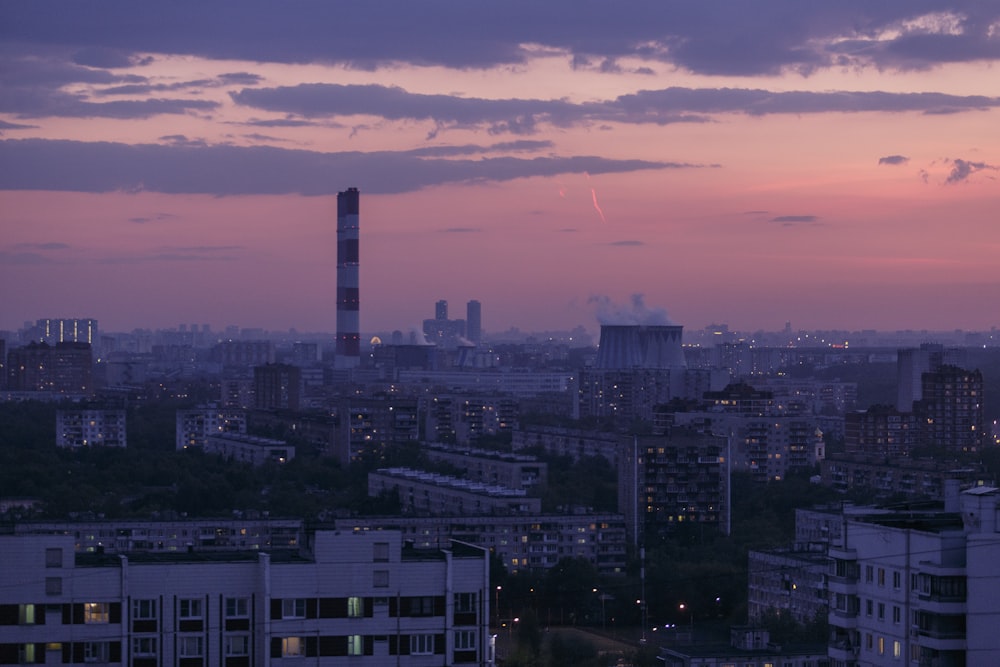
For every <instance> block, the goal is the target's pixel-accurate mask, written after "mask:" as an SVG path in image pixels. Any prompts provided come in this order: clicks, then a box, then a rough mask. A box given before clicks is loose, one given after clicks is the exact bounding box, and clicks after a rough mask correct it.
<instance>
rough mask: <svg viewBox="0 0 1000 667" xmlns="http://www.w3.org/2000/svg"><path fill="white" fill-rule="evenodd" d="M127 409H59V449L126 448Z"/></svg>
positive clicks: (57, 423)
mask: <svg viewBox="0 0 1000 667" xmlns="http://www.w3.org/2000/svg"><path fill="white" fill-rule="evenodd" d="M127 444H128V439H127V437H126V434H125V411H124V410H58V411H57V412H56V447H62V448H66V449H78V448H81V447H125V446H126V445H127Z"/></svg>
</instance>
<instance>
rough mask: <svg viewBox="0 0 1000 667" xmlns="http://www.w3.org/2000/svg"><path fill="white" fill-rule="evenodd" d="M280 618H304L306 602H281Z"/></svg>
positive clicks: (294, 600) (298, 599) (291, 600)
mask: <svg viewBox="0 0 1000 667" xmlns="http://www.w3.org/2000/svg"><path fill="white" fill-rule="evenodd" d="M281 617H282V618H305V617H306V601H305V600H304V599H302V598H297V599H288V600H282V601H281Z"/></svg>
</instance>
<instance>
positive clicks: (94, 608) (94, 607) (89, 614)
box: [83, 602, 110, 623]
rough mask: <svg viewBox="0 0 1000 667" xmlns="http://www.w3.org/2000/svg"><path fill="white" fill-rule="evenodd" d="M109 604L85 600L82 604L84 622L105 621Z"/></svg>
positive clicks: (106, 620)
mask: <svg viewBox="0 0 1000 667" xmlns="http://www.w3.org/2000/svg"><path fill="white" fill-rule="evenodd" d="M109 610H110V605H109V604H108V603H107V602H86V603H84V605H83V622H84V623H107V622H108V616H109V614H108V612H109Z"/></svg>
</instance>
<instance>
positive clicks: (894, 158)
mask: <svg viewBox="0 0 1000 667" xmlns="http://www.w3.org/2000/svg"><path fill="white" fill-rule="evenodd" d="M909 161H910V158H908V157H906V156H905V155H886V156H885V157H880V158H879V159H878V163H879V164H889V165H897V164H906V163H907V162H909Z"/></svg>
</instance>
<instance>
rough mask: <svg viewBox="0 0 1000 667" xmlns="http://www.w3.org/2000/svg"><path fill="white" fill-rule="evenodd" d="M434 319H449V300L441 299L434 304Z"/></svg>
mask: <svg viewBox="0 0 1000 667" xmlns="http://www.w3.org/2000/svg"><path fill="white" fill-rule="evenodd" d="M434 319H435V320H446V319H448V302H447V301H445V300H444V299H441V300H440V301H438V302H437V303H435V304H434Z"/></svg>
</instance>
